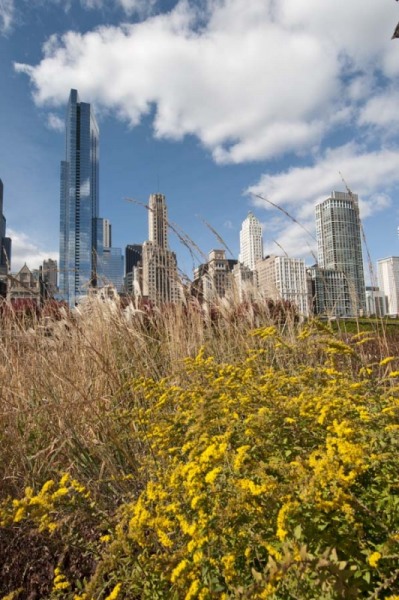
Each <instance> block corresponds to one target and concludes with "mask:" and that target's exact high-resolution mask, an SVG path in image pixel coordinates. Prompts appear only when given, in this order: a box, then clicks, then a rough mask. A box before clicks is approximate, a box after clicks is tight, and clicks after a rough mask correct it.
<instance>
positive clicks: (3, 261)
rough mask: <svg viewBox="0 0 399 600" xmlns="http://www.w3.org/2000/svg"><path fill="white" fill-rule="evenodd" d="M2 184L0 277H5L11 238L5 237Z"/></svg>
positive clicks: (0, 184)
mask: <svg viewBox="0 0 399 600" xmlns="http://www.w3.org/2000/svg"><path fill="white" fill-rule="evenodd" d="M3 193H4V187H3V182H2V180H1V179H0V276H1V275H3V276H4V275H7V274H8V271H9V270H10V262H11V238H9V237H6V218H5V216H4V215H3Z"/></svg>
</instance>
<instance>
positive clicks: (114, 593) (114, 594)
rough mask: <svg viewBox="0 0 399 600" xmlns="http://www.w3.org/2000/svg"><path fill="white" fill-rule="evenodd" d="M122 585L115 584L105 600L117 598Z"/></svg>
mask: <svg viewBox="0 0 399 600" xmlns="http://www.w3.org/2000/svg"><path fill="white" fill-rule="evenodd" d="M121 587H122V584H121V583H117V584H116V586H115V587H114V589H113V590H112V592H111V593H110V594H109V595H108V596H107V597H106V598H105V600H116V598H118V596H119V592H120V591H121Z"/></svg>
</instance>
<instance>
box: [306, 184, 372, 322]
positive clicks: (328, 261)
mask: <svg viewBox="0 0 399 600" xmlns="http://www.w3.org/2000/svg"><path fill="white" fill-rule="evenodd" d="M316 235H317V251H318V266H319V267H320V268H322V269H328V270H331V269H332V270H334V271H341V272H342V273H343V274H344V276H345V277H346V280H347V283H348V289H349V295H350V314H351V315H352V316H356V315H359V314H360V315H361V314H363V313H364V311H365V309H366V300H365V284H364V271H363V255H362V240H361V225H360V217H359V204H358V197H357V195H356V194H352V193H344V192H332V194H331V196H330V197H329V198H327V199H326V200H324V201H323V202H320V203H319V204H317V206H316Z"/></svg>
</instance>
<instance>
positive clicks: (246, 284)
mask: <svg viewBox="0 0 399 600" xmlns="http://www.w3.org/2000/svg"><path fill="white" fill-rule="evenodd" d="M232 274H233V281H234V298H235V300H237V301H238V302H244V301H246V300H248V301H251V300H254V299H255V298H256V295H257V294H256V287H257V286H256V271H252V270H251V269H250V268H249V267H247V266H246V265H244V264H243V263H241V262H238V263H237V264H236V265H234V267H233V270H232Z"/></svg>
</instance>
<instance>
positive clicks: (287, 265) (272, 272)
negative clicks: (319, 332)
mask: <svg viewBox="0 0 399 600" xmlns="http://www.w3.org/2000/svg"><path fill="white" fill-rule="evenodd" d="M256 272H257V277H258V289H259V292H260V293H261V295H262V296H264V297H265V298H270V299H271V300H274V301H278V300H284V301H288V302H290V303H291V304H293V305H295V306H296V307H297V309H298V312H299V314H300V315H303V316H308V315H309V291H308V283H307V276H306V267H305V261H304V260H302V259H301V258H289V257H288V256H267V257H266V258H264V259H263V260H259V261H258V262H257V263H256Z"/></svg>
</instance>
